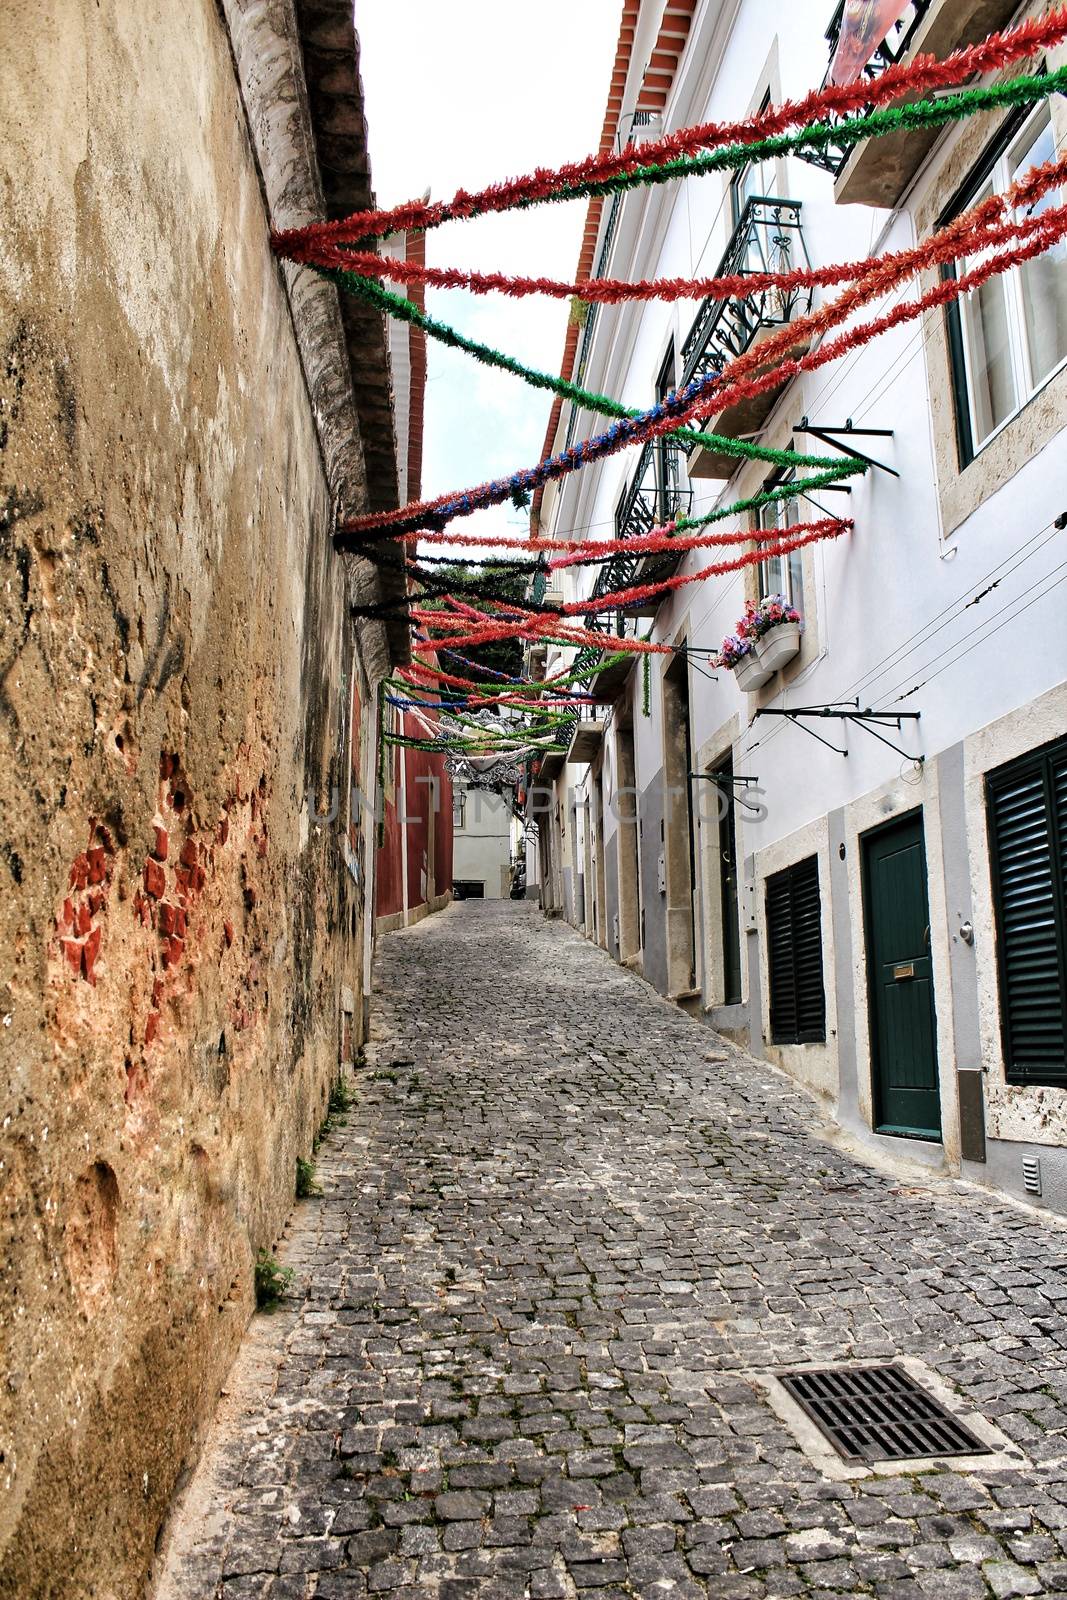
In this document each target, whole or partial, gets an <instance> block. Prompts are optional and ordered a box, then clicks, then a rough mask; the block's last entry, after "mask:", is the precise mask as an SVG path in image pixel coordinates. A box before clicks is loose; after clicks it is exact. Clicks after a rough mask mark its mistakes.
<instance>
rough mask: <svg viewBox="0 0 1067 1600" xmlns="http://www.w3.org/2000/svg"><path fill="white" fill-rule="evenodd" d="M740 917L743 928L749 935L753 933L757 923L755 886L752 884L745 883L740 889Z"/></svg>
mask: <svg viewBox="0 0 1067 1600" xmlns="http://www.w3.org/2000/svg"><path fill="white" fill-rule="evenodd" d="M741 917H742V920H743V922H744V925H745V928H746V929H747V930H748V931H749V932H750V933H752V932H755V930H756V927H757V926H758V921H757V905H756V885H755V884H754V883H746V884H745V885H744V886H743V887H742V889H741Z"/></svg>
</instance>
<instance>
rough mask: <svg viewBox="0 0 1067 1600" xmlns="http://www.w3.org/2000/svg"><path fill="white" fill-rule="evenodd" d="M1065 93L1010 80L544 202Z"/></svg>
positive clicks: (1049, 79)
mask: <svg viewBox="0 0 1067 1600" xmlns="http://www.w3.org/2000/svg"><path fill="white" fill-rule="evenodd" d="M1065 88H1067V67H1060V68H1059V69H1058V70H1057V71H1056V72H1048V73H1036V74H1033V75H1024V76H1022V77H1018V78H1011V79H1009V80H1008V81H1007V82H1006V83H998V84H993V85H991V86H990V87H988V88H981V89H960V90H959V91H958V92H957V93H955V94H944V95H939V96H938V98H937V99H936V100H916V101H913V102H912V103H911V104H910V105H903V106H891V107H889V108H888V109H886V110H883V111H870V112H867V113H865V114H864V115H863V116H858V117H844V118H842V120H841V121H840V122H813V123H811V124H810V125H809V126H808V127H807V128H802V129H801V130H800V131H799V132H797V133H777V134H773V135H772V136H771V137H770V138H768V139H757V140H754V141H753V143H752V144H735V145H727V146H726V147H724V148H723V149H721V150H712V151H709V152H707V153H706V154H704V155H699V156H686V157H682V158H681V159H679V160H677V161H666V162H664V163H663V164H662V165H660V166H649V167H634V168H633V169H632V170H631V171H629V172H625V173H620V175H619V176H618V177H617V178H606V179H604V180H603V181H602V182H599V183H579V184H574V185H573V186H571V187H569V188H565V189H560V190H558V191H557V192H556V193H555V194H552V195H548V196H546V197H545V198H546V199H547V200H550V201H556V200H574V199H580V198H581V197H583V196H586V195H608V194H616V193H621V192H625V191H626V190H627V189H632V188H634V187H637V186H639V185H642V184H651V183H670V182H671V181H672V180H673V179H675V178H687V177H690V176H697V175H699V174H701V173H704V172H716V171H721V170H723V169H724V168H725V169H729V168H731V167H744V166H747V165H748V163H749V162H750V161H760V160H762V159H763V158H764V157H765V156H777V155H787V154H789V153H790V152H791V151H801V152H802V151H804V150H806V149H815V150H825V149H826V147H827V146H828V145H835V146H837V147H839V148H840V147H842V146H847V145H853V144H859V143H860V142H861V141H862V140H864V139H871V138H879V137H881V136H882V135H883V134H887V133H898V132H902V131H910V130H913V129H917V128H937V127H940V126H942V125H943V124H944V123H946V122H951V121H953V120H955V119H956V118H958V117H970V116H973V115H974V114H975V113H976V112H979V111H994V110H997V109H998V108H1000V107H1002V106H1016V105H1025V104H1026V103H1027V102H1028V101H1031V100H1042V99H1044V98H1045V97H1046V96H1047V95H1050V94H1056V93H1058V92H1060V91H1061V90H1063V89H1065ZM541 203H542V202H541V201H540V200H528V201H520V202H518V204H517V206H516V207H515V209H517V210H523V209H526V208H528V207H529V206H531V205H537V204H541Z"/></svg>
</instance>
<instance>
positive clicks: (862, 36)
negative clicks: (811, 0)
mask: <svg viewBox="0 0 1067 1600" xmlns="http://www.w3.org/2000/svg"><path fill="white" fill-rule="evenodd" d="M910 3H911V0H845V10H844V15H843V16H842V18H841V33H840V35H839V36H838V40H837V49H836V51H835V52H834V59H833V61H832V62H831V64H830V77H829V80H828V81H829V82H830V83H854V82H855V81H856V79H857V78H858V77H859V75H860V73H861V72H862V71H863V69H864V67H865V66H866V65H867V63H868V61H869V60H870V59H871V57H872V56H873V55H874V52H875V51H876V50H877V48H878V46H879V45H880V44H881V42H882V40H883V39H884V38H885V37H886V35H887V34H888V32H889V30H890V28H891V27H892V26H893V24H894V22H899V20H900V18H901V17H902V16H903V15H904V13H905V11H906V10H907V9H908V6H909V5H910Z"/></svg>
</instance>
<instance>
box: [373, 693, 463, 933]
mask: <svg viewBox="0 0 1067 1600" xmlns="http://www.w3.org/2000/svg"><path fill="white" fill-rule="evenodd" d="M387 714H388V713H387ZM391 715H392V717H393V719H394V722H393V726H395V727H398V729H400V730H402V731H403V732H404V733H406V734H408V735H409V736H411V737H415V738H418V737H420V736H421V735H422V732H423V730H422V729H421V728H420V727H418V726H416V725H415V724H413V723H412V722H411V719H410V718H406V717H405V716H404V714H403V713H402V712H397V711H395V710H394V711H392V713H391ZM401 762H403V763H404V781H405V785H406V791H407V792H406V801H405V813H404V818H401V815H400V802H401V786H400V772H401V765H400V764H401ZM386 768H387V771H386V783H385V796H384V800H385V821H384V827H383V828H382V830H381V837H382V843H381V845H380V847H379V850H378V860H377V887H376V892H375V901H374V909H375V914H376V915H377V916H379V917H389V916H395V915H396V913H397V912H399V911H401V910H403V909H405V907H404V900H403V882H404V880H403V852H405V851H406V852H407V867H408V896H407V907H406V909H407V910H408V911H413V910H415V909H416V908H417V907H418V906H420V905H423V904H425V902H426V900H427V899H428V898H430V897H432V896H435V895H440V894H444V893H445V891H446V890H448V889H451V887H452V784H451V780H450V779H449V776H448V771H447V769H446V766H445V761H444V757H443V756H438V755H434V754H432V753H431V752H430V751H428V750H411V749H407V748H405V747H403V746H398V745H389V746H387V748H386ZM430 779H433V782H432V783H431V782H429V781H428V780H430ZM431 845H432V851H431ZM431 856H432V859H431Z"/></svg>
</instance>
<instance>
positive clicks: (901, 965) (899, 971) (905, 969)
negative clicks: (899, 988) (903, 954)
mask: <svg viewBox="0 0 1067 1600" xmlns="http://www.w3.org/2000/svg"><path fill="white" fill-rule="evenodd" d="M893 976H894V978H896V980H897V982H898V983H899V982H900V980H901V978H914V976H915V963H914V961H899V962H898V963H897V965H896V966H895V967H894V968H893Z"/></svg>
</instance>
